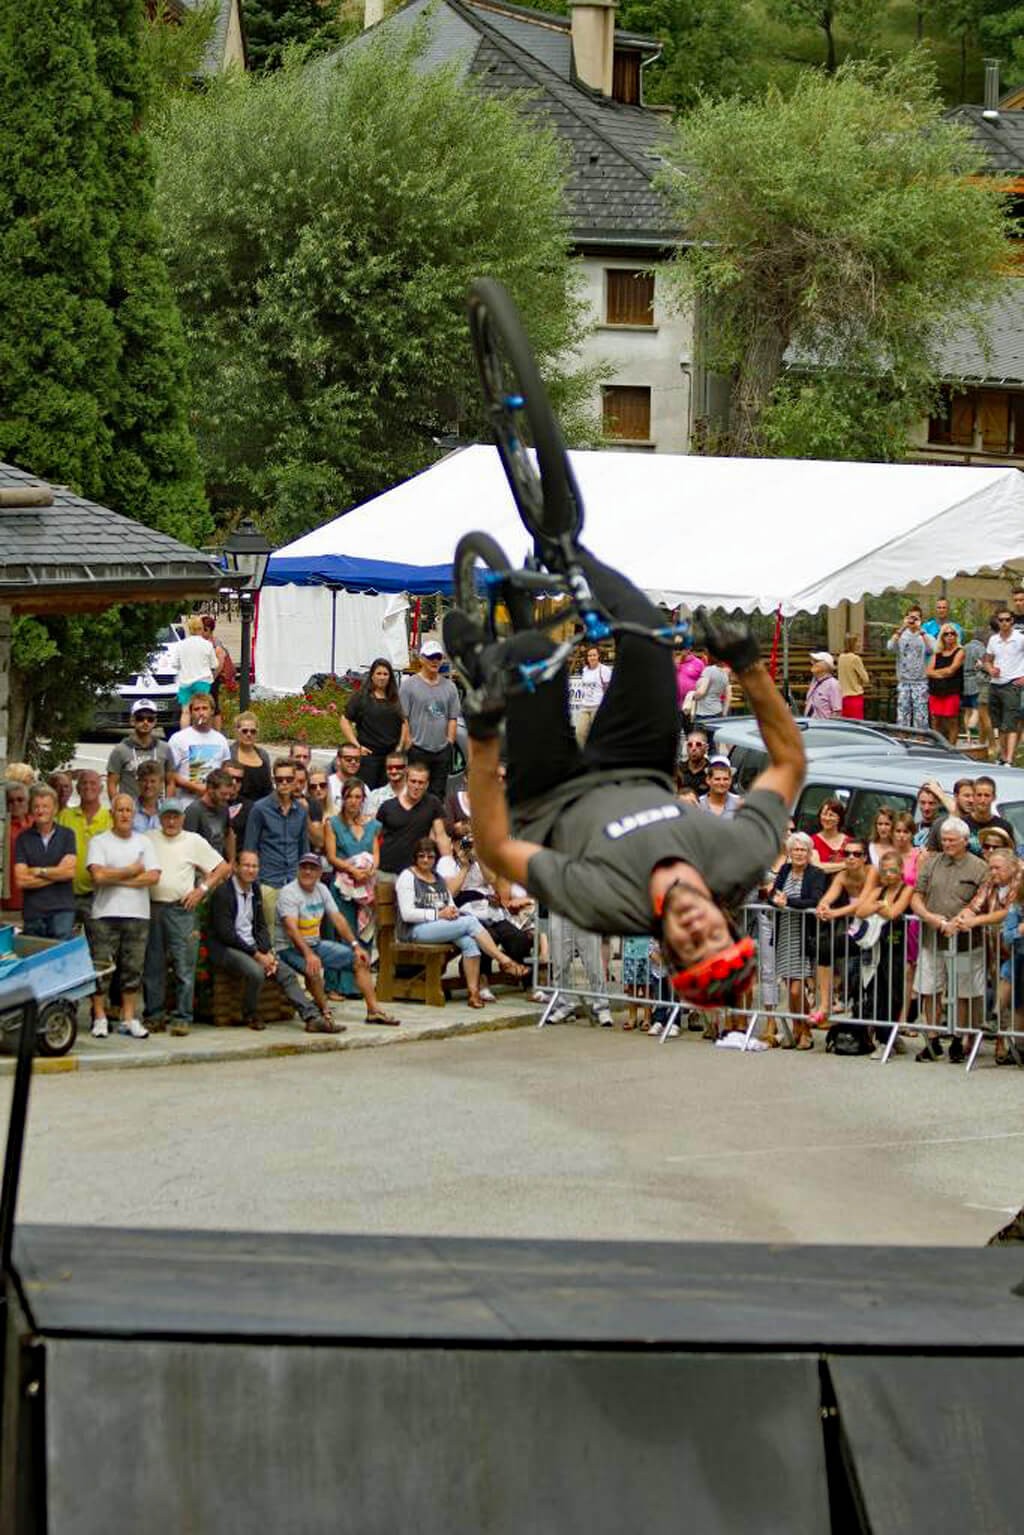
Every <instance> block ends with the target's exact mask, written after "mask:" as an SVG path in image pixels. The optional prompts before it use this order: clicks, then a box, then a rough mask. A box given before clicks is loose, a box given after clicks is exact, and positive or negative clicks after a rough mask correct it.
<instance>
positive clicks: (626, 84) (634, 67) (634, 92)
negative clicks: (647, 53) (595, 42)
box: [612, 48, 640, 107]
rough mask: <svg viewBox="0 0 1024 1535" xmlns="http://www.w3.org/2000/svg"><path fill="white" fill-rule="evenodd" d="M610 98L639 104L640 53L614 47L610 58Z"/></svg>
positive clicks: (636, 105)
mask: <svg viewBox="0 0 1024 1535" xmlns="http://www.w3.org/2000/svg"><path fill="white" fill-rule="evenodd" d="M612 100H613V101H624V102H625V103H626V105H627V106H631V107H638V106H639V105H640V55H639V54H638V53H624V52H621V51H620V50H619V49H618V48H616V50H615V53H614V56H613V59H612Z"/></svg>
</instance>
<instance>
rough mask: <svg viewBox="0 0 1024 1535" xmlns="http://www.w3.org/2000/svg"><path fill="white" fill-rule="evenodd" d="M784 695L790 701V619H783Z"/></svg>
mask: <svg viewBox="0 0 1024 1535" xmlns="http://www.w3.org/2000/svg"><path fill="white" fill-rule="evenodd" d="M782 696H783V697H784V698H785V700H786V702H787V703H788V702H789V619H788V618H784V619H783V620H782Z"/></svg>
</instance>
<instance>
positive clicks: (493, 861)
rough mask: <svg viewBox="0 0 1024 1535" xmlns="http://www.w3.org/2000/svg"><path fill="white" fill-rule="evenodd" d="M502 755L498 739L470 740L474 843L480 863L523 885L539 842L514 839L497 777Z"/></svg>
mask: <svg viewBox="0 0 1024 1535" xmlns="http://www.w3.org/2000/svg"><path fill="white" fill-rule="evenodd" d="M500 763H501V754H500V749H499V744H498V738H497V736H493V737H490V738H488V739H485V740H476V739H474V737H473V736H470V738H469V812H470V819H471V820H472V822H473V842H474V844H475V849H476V855H477V858H478V859H479V860H480V862H481V863H485V864H487V866H488V868H490V869H493V870H494V872H495V873H496V874H503V875H504V876H505V878H506V879H511V880H515V881H516V883H517V884H520V885H525V884H526V870H527V866H528V864H529V862H530V859H531V858H532V857H533V855H534V853H539V852H540V850H541V847H540V843H539V842H523V841H521V840H520V839H519V838H518V837H513V835H512V830H511V826H510V823H509V818H508V801H507V800H506V798H505V785H504V784H503V783H502V781H501V778H500V776H499V774H498V768H499V766H500Z"/></svg>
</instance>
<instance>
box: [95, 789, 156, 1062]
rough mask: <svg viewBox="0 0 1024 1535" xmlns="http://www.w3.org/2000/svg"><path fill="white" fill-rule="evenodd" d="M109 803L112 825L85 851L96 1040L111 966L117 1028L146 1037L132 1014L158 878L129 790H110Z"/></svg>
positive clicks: (105, 1027) (102, 1027) (104, 1030)
mask: <svg viewBox="0 0 1024 1535" xmlns="http://www.w3.org/2000/svg"><path fill="white" fill-rule="evenodd" d="M110 808H111V816H112V819H113V825H112V826H111V828H110V830H109V831H104V832H100V834H99V836H97V837H93V839H92V841H91V842H90V843H89V851H88V853H87V854H86V859H87V863H88V869H89V873H90V875H91V876H92V882H93V885H94V886H95V893H94V895H93V898H92V920H91V923H90V941H91V944H92V953H93V960H94V963H95V965H96V969H97V970H98V971H99V976H100V996H101V998H102V1007H101V1008H100V1011H99V1012H98V1013H97V1014H95V1015H94V1017H93V1023H92V1032H93V1035H94V1036H95V1038H96V1039H106V1037H107V1035H108V1034H109V1032H110V1025H109V1023H108V1022H107V1008H108V1006H109V1005H110V982H111V980H112V979H113V975H114V972H115V971H116V973H117V974H118V975H119V976H120V980H121V1023H120V1028H119V1032H120V1033H121V1034H130V1035H131V1036H132V1038H133V1039H147V1038H148V1037H149V1030H148V1029H147V1028H146V1026H145V1025H144V1024H143V1023H141V1022H140V1021H139V1019H138V1018H137V1017H136V1009H137V1007H138V1002H139V992H140V991H141V990H142V970H143V966H144V964H145V961H146V943H147V940H148V938H149V892H150V890H151V889H152V888H153V886H154V885H155V884H156V883H157V881H158V880H159V878H160V865H159V863H158V862H157V857H156V853H155V852H154V851H153V847H152V844H151V843H150V841H149V838H148V837H147V836H145V835H144V834H143V833H142V832H138V831H136V830H135V829H134V825H133V823H134V820H135V801H134V800H133V799H132V797H131V795H130V794H115V795H114V801H113V804H112V805H111V807H110Z"/></svg>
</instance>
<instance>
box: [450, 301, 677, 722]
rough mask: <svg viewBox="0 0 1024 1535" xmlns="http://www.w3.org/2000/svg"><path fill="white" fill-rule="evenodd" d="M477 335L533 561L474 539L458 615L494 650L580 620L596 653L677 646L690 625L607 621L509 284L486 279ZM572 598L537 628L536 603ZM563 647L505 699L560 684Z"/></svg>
mask: <svg viewBox="0 0 1024 1535" xmlns="http://www.w3.org/2000/svg"><path fill="white" fill-rule="evenodd" d="M469 328H470V335H471V338H472V342H473V351H474V353H475V356H476V363H477V369H478V371H479V374H480V384H481V388H482V390H483V396H484V404H485V408H486V412H487V418H488V421H489V424H490V428H491V433H492V435H493V437H494V441H495V444H496V446H497V449H498V456H499V458H500V459H501V464H502V468H503V469H504V471H505V475H506V478H507V479H508V483H509V487H510V489H511V491H512V495H513V498H514V500H515V503H516V507H517V509H518V512H519V516H520V518H521V520H522V523H523V526H524V527H525V528H526V530H527V532H528V533H529V534H530V537H531V538H532V540H533V546H534V553H533V554H532V555H531V556H530V558H529V559H528V560H527V562H526V565H525V567H523V568H522V569H519V568H516V567H514V566H513V565H512V563H511V561H510V560H509V558H508V556H507V555H506V553H505V551H504V550H503V549H502V547H501V545H500V544H499V543H498V542H497V540H496V539H494V538H492V537H491V535H490V534H489V533H485V532H483V531H474V532H471V533H466V534H464V535H463V537H462V538H460V539H459V542H458V544H457V545H456V547H455V559H454V562H453V585H454V592H455V605H456V607H458V608H460V609H461V610H462V611H463V612H464V613H465V614H466V615H467V616H468V617H469V618H471V619H473V620H474V622H475V623H477V624H478V625H479V627H480V629H481V630H482V631H483V633H484V636H485V638H486V639H487V640H488V641H496V640H500V639H503V638H506V637H508V636H509V634H510V633H514V632H515V631H517V630H521V629H541V630H544V629H551V628H555V627H556V626H561V625H562V624H564V623H565V622H566V621H567V620H572V619H576V620H577V621H578V623H579V626H580V628H581V629H582V636H581V637H582V639H583V640H584V641H586V642H588V643H594V644H596V643H597V642H598V641H600V640H604V639H608V638H610V637H612V636H616V635H622V634H638V635H642V636H643V637H644V638H646V639H651V640H655V641H657V642H659V643H662V644H665V645H671V644H672V643H673V642H674V641H675V640H676V639H677V638H681V637H684V636H686V635H688V634H689V633H690V626H689V625H688V624H666V625H665V626H663V627H661V628H648V627H645V626H644V625H641V624H631V623H624V622H622V621H620V620H617V619H613V618H612V617H611V615H610V614H608V613H607V612H606V611H605V610H604V608H603V607H602V606H601V604H600V603H599V602H598V600H597V598H596V597H595V596H594V593H593V591H592V590H591V587H590V583H589V582H588V580H587V577H586V574H585V572H584V570H583V567H582V565H581V563H580V547H579V537H580V534H581V532H582V529H583V498H582V497H581V495H580V491H579V486H578V485H577V483H576V479H575V476H574V474H573V472H572V466H571V464H570V462H569V456H568V454H567V452H566V448H565V442H564V440H563V437H562V431H561V427H560V426H559V423H558V418H557V416H556V415H555V412H554V410H553V409H552V406H551V402H550V400H549V398H548V394H547V390H546V389H545V387H544V384H543V381H542V380H541V376H540V371H539V369H538V367H537V362H536V359H535V357H534V355H533V350H532V348H531V346H530V342H529V340H528V338H527V335H526V331H525V329H524V327H523V323H522V321H521V319H520V317H519V313H518V311H517V309H516V306H515V304H514V303H513V301H512V299H511V298H510V297H509V294H508V293H507V291H506V290H505V288H504V287H503V286H502V285H501V283H499V282H496V281H495V280H494V279H493V278H489V277H481V278H478V279H477V280H476V281H475V282H474V283H473V284H472V285H471V287H470V294H469ZM539 597H568V599H569V601H568V604H567V605H563V606H561V607H559V608H558V610H557V612H556V613H555V614H554V615H553V616H552V617H550V618H547V619H537V618H536V617H535V614H534V604H535V599H537V598H539ZM577 642H578V640H577V637H575V636H574V637H573V638H571V639H568V640H565V641H563V643H562V644H560V645H558V646H556V647H555V649H554V650H553V651H552V652H551V654H550V655H549V656H547V657H545V659H544V660H542V661H534V662H528V663H518V664H517V665H516V666H515V667H514V668H513V669H512V675H510V676H507V677H506V679H505V691H506V693H508V692H512V691H526V692H532V691H534V689H535V688H537V687H538V686H539V685H540V683H542V682H545V681H547V680H549V679H550V678H551V677H553V676H554V675H555V674H556V673H557V672H558V670H559V669H560V667H562V666H563V665H564V663H565V662H566V660H567V659H568V657H569V656H570V655H571V653H572V651H573V650H574V649H575V647H576V644H577Z"/></svg>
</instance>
